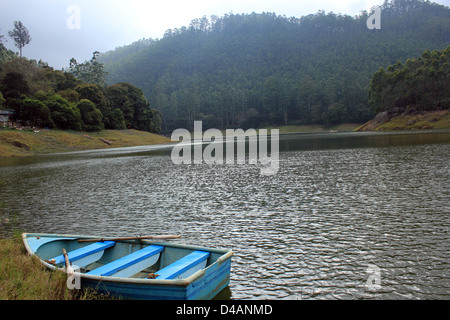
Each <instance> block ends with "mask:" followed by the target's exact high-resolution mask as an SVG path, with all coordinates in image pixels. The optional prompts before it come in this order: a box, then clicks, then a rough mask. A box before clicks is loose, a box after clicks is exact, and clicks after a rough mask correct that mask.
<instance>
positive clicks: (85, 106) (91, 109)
mask: <svg viewBox="0 0 450 320" xmlns="http://www.w3.org/2000/svg"><path fill="white" fill-rule="evenodd" d="M77 108H78V109H79V110H80V113H81V119H82V120H83V130H85V131H92V132H94V131H101V130H103V129H104V125H103V122H102V120H103V115H102V113H101V111H100V110H98V109H97V108H96V107H95V104H94V103H93V102H92V101H90V100H87V99H82V100H80V102H78V104H77Z"/></svg>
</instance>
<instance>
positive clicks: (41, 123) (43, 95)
mask: <svg viewBox="0 0 450 320" xmlns="http://www.w3.org/2000/svg"><path fill="white" fill-rule="evenodd" d="M0 40H1V38H0ZM97 57H98V52H94V56H93V58H92V59H91V60H90V61H86V62H84V63H81V64H79V63H77V62H76V60H74V59H72V60H71V61H70V67H69V68H68V69H67V70H65V71H56V70H53V68H51V67H49V66H48V64H47V63H45V62H43V61H42V60H41V61H39V62H36V61H35V60H28V59H26V58H22V57H18V56H16V55H15V54H14V52H12V51H10V50H7V49H6V48H5V47H4V46H3V44H1V42H0V109H1V108H5V109H10V110H14V111H15V116H14V120H15V121H17V122H18V123H21V124H22V125H23V126H31V127H41V128H43V127H48V128H57V129H68V130H83V131H100V130H103V129H105V128H106V129H126V128H131V129H137V130H142V131H149V132H158V131H160V129H161V117H160V113H159V111H158V110H155V109H152V108H151V107H150V105H149V102H148V101H147V99H146V98H145V97H144V95H143V93H142V91H141V90H140V89H138V88H136V87H135V86H132V85H130V84H128V83H118V84H114V85H110V86H106V85H105V84H106V81H105V76H106V73H105V72H104V71H103V65H102V64H101V63H99V62H98V61H97Z"/></svg>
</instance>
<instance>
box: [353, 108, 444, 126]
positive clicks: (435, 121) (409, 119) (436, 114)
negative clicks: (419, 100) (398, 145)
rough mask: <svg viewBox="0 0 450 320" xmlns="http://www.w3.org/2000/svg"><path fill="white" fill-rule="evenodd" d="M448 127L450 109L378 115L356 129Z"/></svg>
mask: <svg viewBox="0 0 450 320" xmlns="http://www.w3.org/2000/svg"><path fill="white" fill-rule="evenodd" d="M440 129H450V111H449V110H439V111H429V112H421V113H418V114H407V115H397V116H393V117H390V118H389V117H384V119H383V117H378V116H377V118H375V119H374V120H372V121H369V122H367V123H366V124H364V125H362V126H361V127H359V128H358V129H356V130H357V131H396V130H440Z"/></svg>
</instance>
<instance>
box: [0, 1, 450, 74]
mask: <svg viewBox="0 0 450 320" xmlns="http://www.w3.org/2000/svg"><path fill="white" fill-rule="evenodd" d="M383 2H384V1H383V0H344V1H332V0H313V1H311V0H309V1H303V0H272V1H268V0H169V1H167V0H166V1H164V0H163V1H161V0H158V1H153V0H0V35H4V36H5V38H4V39H6V40H7V42H6V43H4V44H5V46H6V47H7V48H9V49H12V50H14V51H18V49H17V48H15V47H14V42H13V40H12V39H11V38H9V37H8V31H9V30H12V29H13V21H14V20H20V21H22V23H23V24H24V25H25V26H26V27H27V28H28V30H29V32H30V35H31V37H32V41H31V42H30V44H29V45H27V46H25V47H24V49H23V55H24V56H25V57H27V58H30V59H36V60H39V59H42V60H44V61H46V62H48V63H49V65H50V66H52V67H54V68H57V69H60V68H63V67H68V65H69V60H70V59H71V58H72V57H74V58H75V59H77V60H78V62H84V61H85V60H89V59H90V58H91V57H92V53H93V52H94V51H96V50H97V51H100V52H105V51H108V50H112V49H114V48H116V47H118V46H122V45H126V44H131V43H132V42H134V41H136V40H139V39H142V38H150V37H151V38H154V39H155V38H162V37H163V35H164V32H165V31H166V30H167V29H169V28H171V29H173V28H179V27H182V26H188V25H189V23H190V22H191V20H192V19H195V18H201V17H202V16H204V15H206V16H208V17H209V16H210V15H217V16H219V17H220V16H223V15H224V14H226V13H230V12H233V13H235V14H238V13H252V12H256V13H261V12H275V13H276V14H279V15H286V16H287V17H292V16H295V17H298V18H300V17H301V16H304V15H308V14H314V13H316V12H317V11H318V10H325V11H326V12H330V11H332V12H334V13H342V14H348V15H352V16H354V15H357V14H358V13H359V12H360V11H361V10H369V9H370V7H372V6H373V5H380V4H382V3H383ZM435 2H438V3H440V4H444V5H447V6H449V5H450V0H437V1H435Z"/></svg>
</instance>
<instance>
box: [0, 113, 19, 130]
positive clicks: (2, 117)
mask: <svg viewBox="0 0 450 320" xmlns="http://www.w3.org/2000/svg"><path fill="white" fill-rule="evenodd" d="M15 115H16V112H15V111H14V110H0V125H3V126H7V125H12V123H13V119H14V116H15Z"/></svg>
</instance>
